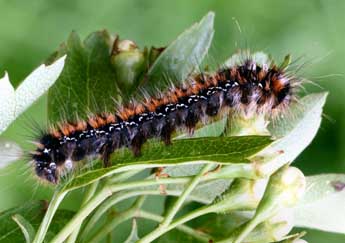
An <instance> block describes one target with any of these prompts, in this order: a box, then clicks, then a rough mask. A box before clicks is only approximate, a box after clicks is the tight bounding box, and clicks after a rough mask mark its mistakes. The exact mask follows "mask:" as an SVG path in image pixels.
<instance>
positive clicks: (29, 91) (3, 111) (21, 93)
mask: <svg viewBox="0 0 345 243" xmlns="http://www.w3.org/2000/svg"><path fill="white" fill-rule="evenodd" d="M64 62H65V56H63V57H61V58H59V59H58V60H56V62H55V63H53V64H52V65H49V66H46V65H43V64H42V65H41V66H39V67H38V68H36V69H35V70H34V71H33V72H32V73H31V74H30V75H29V76H27V77H26V78H25V79H24V81H23V82H22V83H21V84H20V85H19V86H18V88H17V89H16V90H15V89H14V88H13V86H12V84H11V82H10V80H9V78H8V74H7V73H5V76H4V77H3V78H0V104H1V105H0V134H1V133H2V132H4V131H5V130H6V128H7V127H8V126H9V125H10V124H11V123H12V122H13V121H14V120H15V119H16V118H17V117H18V116H19V115H20V114H21V113H22V112H24V111H25V110H26V109H27V108H28V107H29V106H30V105H32V103H34V102H35V101H36V100H37V99H38V98H39V97H40V96H41V95H43V94H44V93H45V92H46V91H47V90H48V89H49V87H50V86H52V85H53V84H54V82H55V81H56V79H57V78H58V77H59V75H60V73H61V71H62V69H63V67H64Z"/></svg>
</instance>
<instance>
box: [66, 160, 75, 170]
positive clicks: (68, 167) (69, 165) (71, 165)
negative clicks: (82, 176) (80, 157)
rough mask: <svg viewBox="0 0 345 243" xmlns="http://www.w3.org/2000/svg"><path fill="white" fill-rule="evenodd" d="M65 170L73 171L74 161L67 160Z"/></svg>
mask: <svg viewBox="0 0 345 243" xmlns="http://www.w3.org/2000/svg"><path fill="white" fill-rule="evenodd" d="M65 168H66V169H67V170H71V169H72V168H73V161H72V160H71V159H66V161H65Z"/></svg>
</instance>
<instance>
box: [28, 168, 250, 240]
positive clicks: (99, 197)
mask: <svg viewBox="0 0 345 243" xmlns="http://www.w3.org/2000/svg"><path fill="white" fill-rule="evenodd" d="M212 165H213V163H209V164H206V165H205V167H207V168H211V167H212ZM248 166H249V167H248ZM253 171H254V168H253V166H252V165H251V164H234V165H229V166H226V167H225V168H224V169H222V171H220V172H209V173H208V174H207V176H200V175H199V176H197V177H198V179H196V181H195V182H197V183H199V182H201V181H207V180H214V179H219V178H235V177H241V176H244V177H247V176H248V177H256V174H255V173H254V172H253ZM133 173H134V172H133ZM128 174H131V173H128ZM202 174H203V173H202ZM202 174H201V175H202ZM218 176H219V177H218ZM193 181H194V180H192V181H191V182H190V177H187V176H185V177H175V178H160V179H158V180H157V179H150V180H144V181H142V180H141V181H131V182H124V183H119V184H112V185H108V184H106V185H105V186H104V187H103V189H102V190H101V191H100V192H98V194H96V195H95V196H94V197H93V198H92V199H91V200H90V201H89V202H88V203H87V204H86V205H85V206H84V207H82V208H81V209H80V211H79V212H78V213H77V214H76V215H74V217H73V218H72V219H71V220H70V222H69V223H68V224H67V225H65V227H64V228H63V229H62V230H61V231H60V232H59V233H58V234H57V235H56V236H55V237H54V239H53V240H52V241H51V242H52V243H60V242H63V241H64V240H65V239H66V238H67V237H68V236H69V235H70V234H71V233H72V232H73V230H74V229H75V228H76V227H77V226H78V224H80V223H81V222H83V220H84V219H85V218H86V217H87V216H88V215H89V214H90V213H91V212H92V211H93V210H94V209H95V208H97V207H98V206H99V205H100V204H101V203H102V202H103V201H104V200H105V199H106V198H108V197H109V196H110V195H112V194H113V193H115V192H118V191H121V190H129V189H133V188H138V187H144V186H153V185H162V184H185V183H188V182H190V183H192V184H193ZM197 183H196V184H197ZM196 184H195V185H192V186H196ZM193 188H194V187H193ZM186 189H188V187H187V188H186ZM190 189H192V188H190ZM63 193H67V191H65V192H63ZM189 193H190V191H187V192H186V194H185V195H184V197H187V196H188V194H189ZM184 197H183V200H185V198H184ZM61 200H62V199H61ZM177 202H178V203H179V204H181V202H182V203H183V201H182V200H178V201H177ZM59 203H60V202H59ZM181 205H182V204H181ZM181 205H177V206H178V207H176V208H175V209H174V211H176V209H177V208H179V207H180V206H181ZM54 210H55V211H56V208H55V209H54ZM177 210H178V209H177ZM55 211H54V212H53V214H54V213H55ZM176 212H177V211H176ZM176 212H174V214H176ZM53 214H52V215H51V217H52V216H53ZM170 217H171V216H170ZM171 219H172V218H171ZM171 219H170V220H171ZM50 221H51V219H50ZM50 221H49V222H48V224H47V225H44V227H45V231H44V232H43V231H39V232H40V234H42V233H43V234H42V235H41V241H36V242H35V241H34V243H41V242H42V241H43V239H44V235H45V233H46V232H47V228H48V225H49V223H50ZM42 223H43V222H42ZM46 223H47V222H46ZM36 237H38V236H37V235H36Z"/></svg>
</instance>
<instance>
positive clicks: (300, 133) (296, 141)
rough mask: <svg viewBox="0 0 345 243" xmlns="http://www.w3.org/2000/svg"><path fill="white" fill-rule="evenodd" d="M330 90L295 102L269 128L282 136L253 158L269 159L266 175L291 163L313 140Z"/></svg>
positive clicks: (276, 134)
mask: <svg viewBox="0 0 345 243" xmlns="http://www.w3.org/2000/svg"><path fill="white" fill-rule="evenodd" d="M326 97H327V93H325V92H324V93H315V94H310V95H307V96H305V97H303V98H302V99H301V100H300V101H299V102H298V103H294V104H292V106H291V107H290V109H289V111H288V113H287V114H285V115H282V116H281V117H280V118H278V119H277V120H275V121H273V122H271V124H270V125H269V131H270V132H271V134H272V136H273V137H275V138H280V139H278V140H276V141H275V142H273V143H272V144H271V145H270V146H268V147H267V148H265V149H263V150H262V151H260V152H259V153H258V154H256V155H255V158H253V159H259V160H263V161H266V162H267V163H266V165H267V166H266V167H263V168H262V169H263V170H264V171H263V173H264V174H266V173H267V174H270V173H272V172H274V171H275V170H276V169H278V168H279V167H281V166H282V165H284V164H286V163H292V162H293V161H294V160H295V159H296V158H297V156H298V155H299V154H301V153H302V151H303V150H304V149H305V148H306V147H307V146H308V145H309V144H310V143H311V141H312V140H313V139H314V137H315V135H316V133H317V131H318V129H319V127H320V124H321V118H322V108H323V106H324V104H325V102H326ZM265 170H266V171H265Z"/></svg>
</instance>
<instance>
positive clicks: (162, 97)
mask: <svg viewBox="0 0 345 243" xmlns="http://www.w3.org/2000/svg"><path fill="white" fill-rule="evenodd" d="M299 83H300V80H299V79H298V78H296V77H295V76H294V75H290V74H289V73H288V72H287V71H286V68H285V66H283V65H282V66H277V65H276V64H274V63H273V62H271V63H259V62H257V61H255V60H254V58H252V57H250V56H248V57H246V58H244V59H243V60H242V61H241V62H240V63H238V64H234V65H231V66H229V67H222V68H220V69H219V70H217V71H216V72H214V73H206V72H200V73H198V74H194V75H192V76H191V77H189V78H188V80H186V81H184V83H183V85H181V86H179V87H171V88H170V89H168V90H167V91H166V92H162V93H160V94H158V95H155V96H152V97H146V98H145V99H143V101H142V102H132V103H130V104H127V105H124V106H122V107H120V108H118V109H117V110H116V111H114V112H113V113H101V114H96V115H92V116H89V117H88V119H86V120H80V121H77V122H62V123H61V124H58V126H57V128H56V127H55V128H51V129H49V131H47V132H46V133H45V134H43V135H42V136H41V137H40V138H39V140H38V142H37V143H36V145H37V148H36V150H35V151H34V152H33V153H32V159H33V162H34V167H35V172H36V174H37V176H39V177H40V178H41V179H43V180H45V181H48V182H50V183H54V184H56V183H58V182H59V177H60V173H61V171H63V170H65V169H68V170H69V169H71V168H72V167H73V166H74V163H76V162H78V161H81V160H83V159H85V158H86V157H98V158H101V159H102V161H103V164H104V166H109V165H110V161H109V157H110V155H111V154H112V153H113V152H114V151H115V150H118V149H120V148H122V147H128V148H130V149H131V150H132V151H133V153H134V155H135V156H139V155H140V153H141V147H142V145H143V144H144V143H145V142H146V141H147V140H148V139H151V138H159V139H161V140H162V141H163V142H164V143H165V144H166V145H169V144H170V143H171V137H172V134H173V132H175V131H176V130H177V129H181V128H184V129H188V131H190V133H192V132H193V130H194V128H195V126H196V125H197V124H198V123H199V122H203V121H205V120H207V119H208V118H212V117H215V116H217V115H219V114H220V113H223V112H225V110H227V111H228V112H230V114H235V113H243V114H255V113H263V114H267V115H268V116H270V115H271V114H273V113H274V112H276V111H277V112H278V113H279V112H280V111H281V110H284V109H285V107H287V106H288V105H289V104H290V103H291V102H292V101H293V100H294V99H295V98H296V91H295V88H296V87H297V86H298V84H299Z"/></svg>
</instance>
